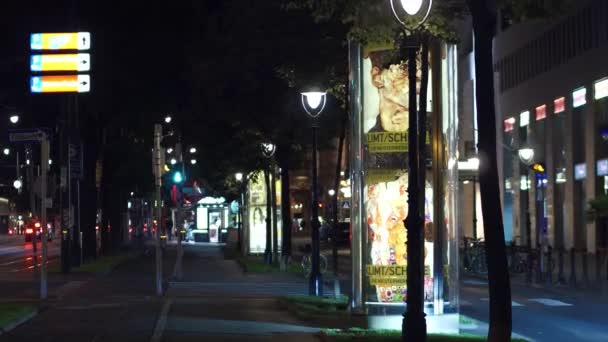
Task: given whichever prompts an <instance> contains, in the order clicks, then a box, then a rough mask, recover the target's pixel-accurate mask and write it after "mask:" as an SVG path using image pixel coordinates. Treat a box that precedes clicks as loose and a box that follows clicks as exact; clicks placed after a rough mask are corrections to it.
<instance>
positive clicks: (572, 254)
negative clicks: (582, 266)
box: [570, 247, 576, 287]
mask: <svg viewBox="0 0 608 342" xmlns="http://www.w3.org/2000/svg"><path fill="white" fill-rule="evenodd" d="M570 286H572V287H576V249H575V248H574V247H572V248H571V249H570Z"/></svg>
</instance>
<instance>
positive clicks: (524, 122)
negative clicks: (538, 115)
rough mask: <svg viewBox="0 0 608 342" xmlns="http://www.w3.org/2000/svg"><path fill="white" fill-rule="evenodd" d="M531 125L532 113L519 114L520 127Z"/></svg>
mask: <svg viewBox="0 0 608 342" xmlns="http://www.w3.org/2000/svg"><path fill="white" fill-rule="evenodd" d="M529 124H530V111H525V112H522V113H521V114H519V127H526V126H528V125H529Z"/></svg>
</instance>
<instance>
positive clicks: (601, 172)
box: [597, 159, 608, 176]
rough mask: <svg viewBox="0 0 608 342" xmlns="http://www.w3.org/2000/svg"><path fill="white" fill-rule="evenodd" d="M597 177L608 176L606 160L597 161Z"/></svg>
mask: <svg viewBox="0 0 608 342" xmlns="http://www.w3.org/2000/svg"><path fill="white" fill-rule="evenodd" d="M597 175H598V176H608V159H602V160H598V161H597Z"/></svg>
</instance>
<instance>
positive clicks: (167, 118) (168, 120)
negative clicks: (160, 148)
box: [165, 115, 173, 124]
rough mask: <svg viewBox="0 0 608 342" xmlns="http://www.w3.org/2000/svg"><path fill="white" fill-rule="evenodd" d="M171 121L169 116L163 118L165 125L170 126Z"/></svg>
mask: <svg viewBox="0 0 608 342" xmlns="http://www.w3.org/2000/svg"><path fill="white" fill-rule="evenodd" d="M172 120H173V118H172V117H171V115H167V116H165V123H167V124H170V123H171V121H172Z"/></svg>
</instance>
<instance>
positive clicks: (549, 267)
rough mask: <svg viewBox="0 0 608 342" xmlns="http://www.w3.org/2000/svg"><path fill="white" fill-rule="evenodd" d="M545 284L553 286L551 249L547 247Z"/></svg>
mask: <svg viewBox="0 0 608 342" xmlns="http://www.w3.org/2000/svg"><path fill="white" fill-rule="evenodd" d="M546 280H547V283H548V284H549V285H550V284H553V247H551V245H549V246H548V247H547V279H546Z"/></svg>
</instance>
